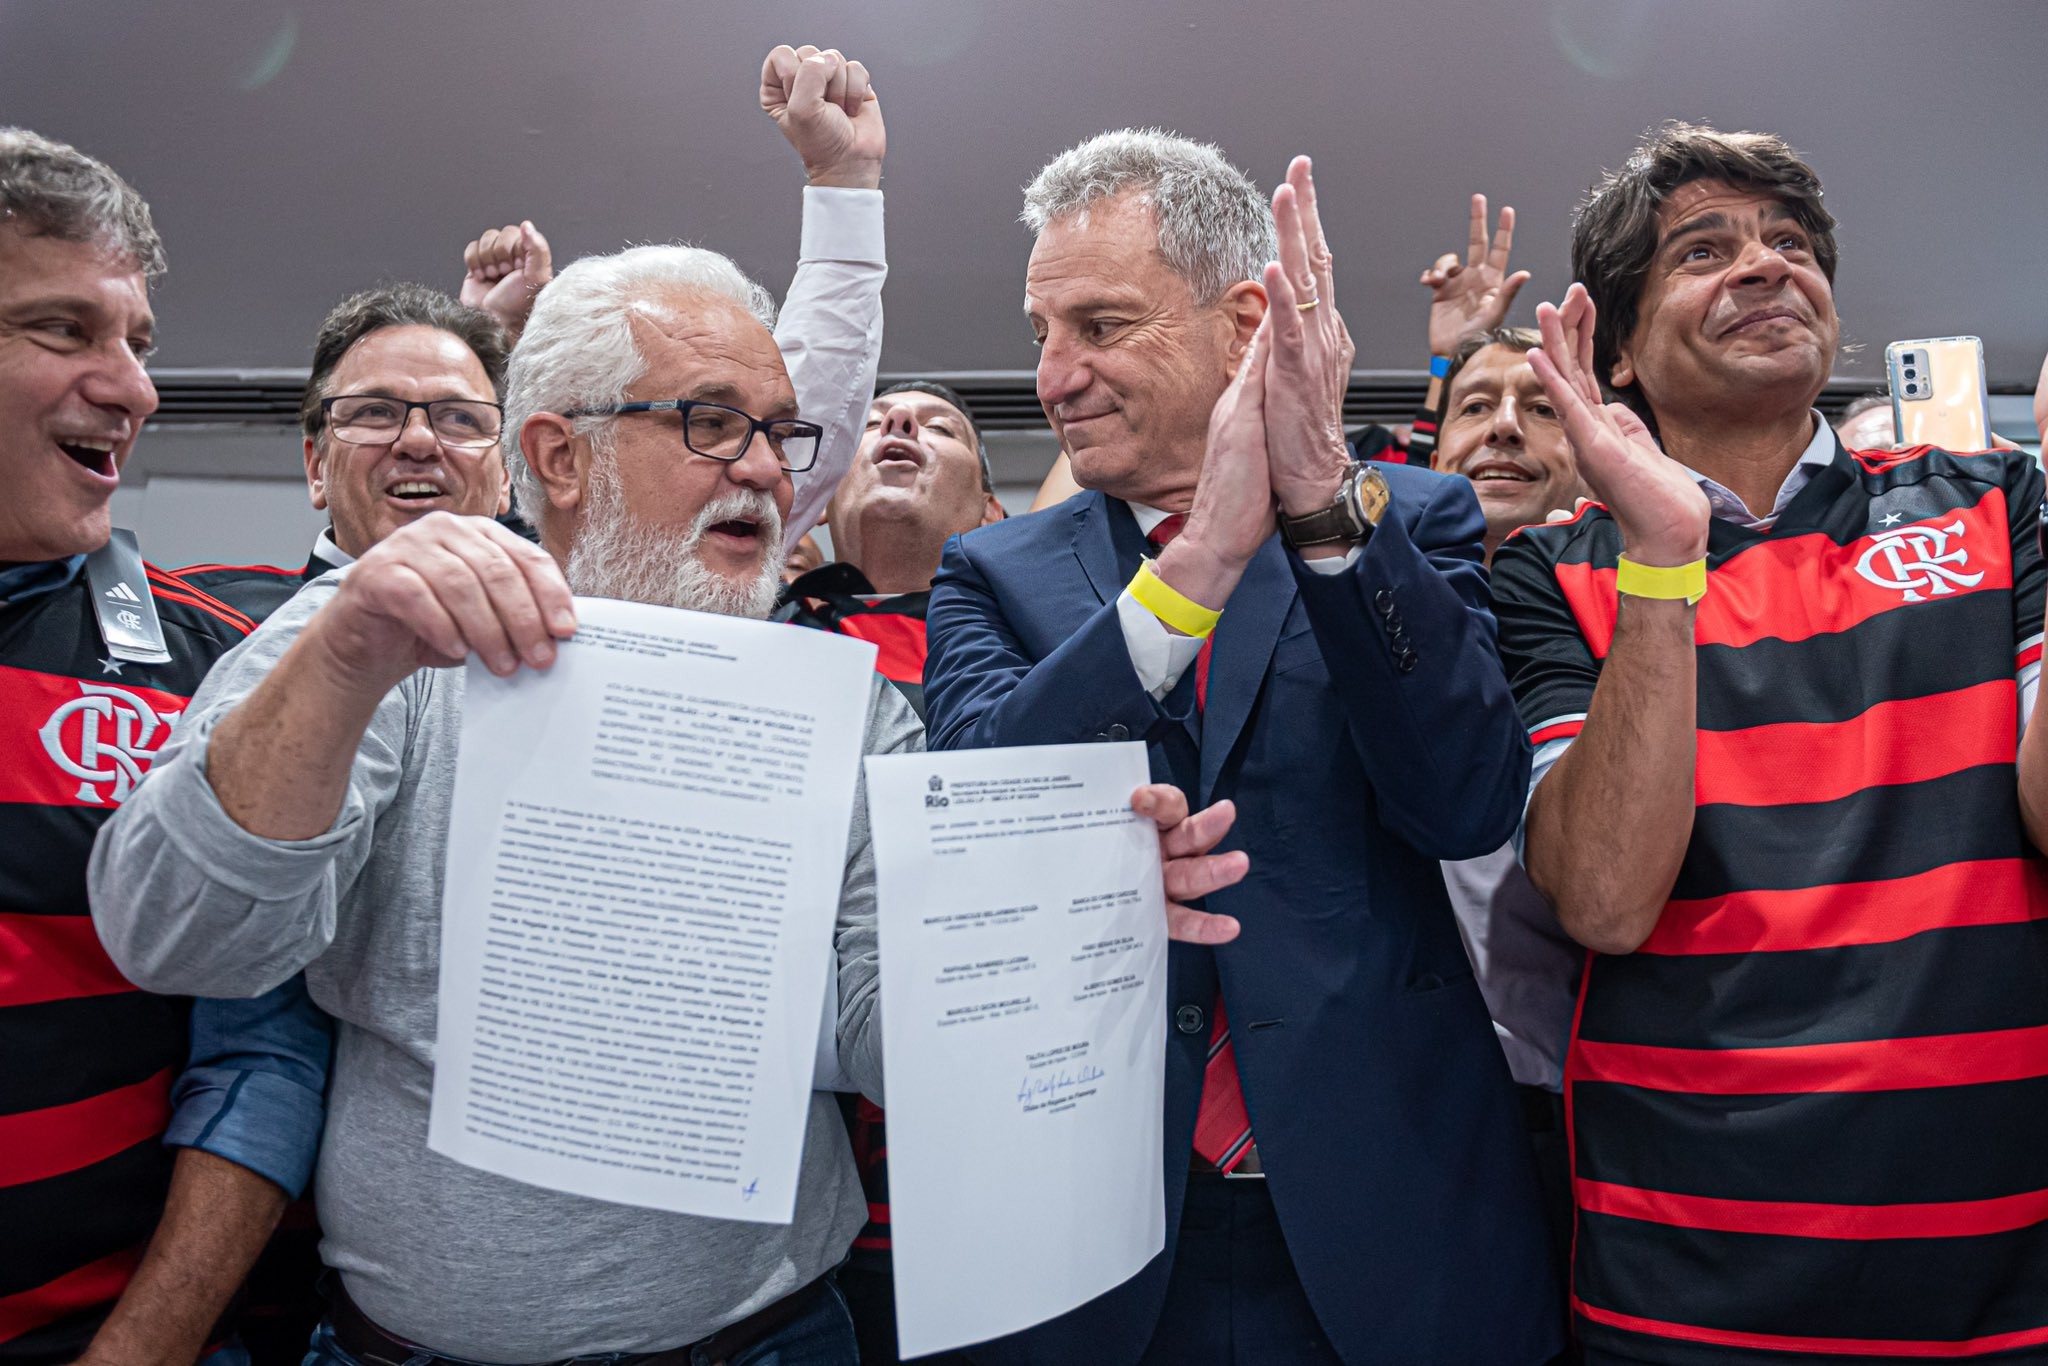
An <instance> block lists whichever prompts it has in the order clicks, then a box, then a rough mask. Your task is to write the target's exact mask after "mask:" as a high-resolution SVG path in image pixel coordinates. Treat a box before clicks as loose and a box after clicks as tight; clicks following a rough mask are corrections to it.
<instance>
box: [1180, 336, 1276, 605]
mask: <svg viewBox="0 0 2048 1366" xmlns="http://www.w3.org/2000/svg"><path fill="white" fill-rule="evenodd" d="M1272 334H1273V313H1272V310H1271V309H1268V310H1267V312H1266V316H1265V318H1264V319H1263V320H1262V321H1261V322H1260V323H1259V329H1258V331H1256V332H1254V333H1253V334H1252V339H1251V341H1250V342H1248V343H1247V344H1246V346H1245V352H1244V355H1243V357H1242V358H1241V359H1240V360H1239V361H1238V365H1237V374H1236V375H1235V376H1233V377H1232V378H1231V381H1230V387H1229V388H1227V389H1225V390H1224V391H1223V397H1221V398H1219V399H1217V400H1216V406H1215V408H1214V409H1212V410H1211V411H1210V413H1209V444H1208V447H1207V449H1206V451H1205V452H1204V454H1203V456H1202V475H1201V478H1200V479H1199V480H1197V481H1196V484H1195V503H1194V506H1193V507H1192V508H1191V509H1189V511H1188V520H1187V528H1186V530H1185V531H1183V532H1182V533H1181V535H1180V536H1179V537H1178V538H1177V539H1176V540H1175V541H1174V542H1173V543H1172V544H1171V545H1169V546H1167V547H1166V549H1165V550H1164V551H1162V552H1161V553H1160V556H1159V571H1160V576H1161V577H1162V578H1164V579H1165V580H1166V581H1167V582H1168V583H1171V584H1173V585H1174V586H1175V588H1177V589H1178V590H1179V591H1180V592H1182V593H1184V594H1186V595H1187V596H1189V597H1191V598H1193V599H1194V600H1195V601H1197V602H1199V603H1201V604H1202V605H1203V606H1205V607H1214V608H1217V609H1219V610H1220V609H1221V608H1222V606H1223V604H1224V603H1225V602H1226V601H1228V600H1229V597H1230V593H1231V590H1232V589H1234V588H1235V587H1236V586H1237V580H1238V577H1239V576H1240V575H1241V574H1242V573H1243V572H1244V567H1245V566H1246V565H1248V564H1250V563H1251V559H1252V556H1253V555H1255V554H1257V553H1258V549H1259V547H1260V546H1262V545H1264V544H1265V543H1266V538H1267V537H1269V536H1271V535H1272V534H1273V525H1274V523H1273V483H1272V471H1271V469H1270V468H1269V466H1268V463H1267V457H1266V352H1267V351H1268V350H1269V349H1270V348H1271V346H1272Z"/></svg>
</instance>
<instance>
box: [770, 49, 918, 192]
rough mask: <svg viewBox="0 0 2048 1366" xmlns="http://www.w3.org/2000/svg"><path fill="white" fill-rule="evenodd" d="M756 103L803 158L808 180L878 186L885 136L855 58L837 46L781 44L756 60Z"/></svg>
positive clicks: (877, 105) (872, 94)
mask: <svg viewBox="0 0 2048 1366" xmlns="http://www.w3.org/2000/svg"><path fill="white" fill-rule="evenodd" d="M761 108H762V109H763V110H764V111H765V112H766V113H767V114H768V116H769V117H770V118H772V119H774V120H775V126H776V127H778V128H780V129H781V130H782V135H783V136H784V137H786V138H788V139H789V144H790V146H792V147H794V148H796V151H797V155H798V156H800V157H802V158H803V162H804V174H805V175H806V176H807V177H809V179H810V182H811V184H813V185H836V186H841V187H844V188H848V189H863V190H873V189H879V188H880V187H881V184H882V157H883V154H884V153H885V152H887V150H888V147H889V135H888V132H887V130H886V129H885V128H884V127H883V126H882V106H881V104H880V103H879V102H878V101H877V100H876V99H875V92H874V89H873V87H872V86H870V85H869V84H868V69H867V68H866V67H865V66H862V65H861V64H860V63H859V62H855V61H849V60H847V58H846V56H845V55H844V54H843V53H841V52H840V51H839V49H837V48H825V49H823V50H820V49H818V48H815V47H812V46H810V45H809V44H806V45H804V46H803V47H794V48H793V47H790V46H789V45H788V44H786V43H785V44H784V45H782V46H781V47H778V48H776V49H774V50H773V51H772V52H770V53H769V54H768V58H767V60H766V61H764V62H762V63H761Z"/></svg>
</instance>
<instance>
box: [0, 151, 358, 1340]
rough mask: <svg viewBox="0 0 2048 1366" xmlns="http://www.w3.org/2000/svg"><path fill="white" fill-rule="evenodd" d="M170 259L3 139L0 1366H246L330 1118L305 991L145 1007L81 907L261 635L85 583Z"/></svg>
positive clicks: (96, 196) (117, 186)
mask: <svg viewBox="0 0 2048 1366" xmlns="http://www.w3.org/2000/svg"><path fill="white" fill-rule="evenodd" d="M163 268H164V259H163V247H162V244H161V242H160V241H159V239H158V237H157V235H156V231H155V229H154V228H153V227H152V226H151V223H150V216H149V208H148V206H147V205H146V204H145V203H144V202H143V200H142V197H141V196H140V195H138V194H136V192H135V191H134V190H133V189H132V188H130V187H129V186H128V185H127V184H126V183H125V182H123V181H122V180H121V179H120V178H119V177H118V176H116V175H115V174H114V173H113V171H111V170H109V169H108V168H107V167H106V166H105V165H103V164H102V163H100V162H98V161H95V160H93V159H92V158H90V157H87V156H85V155H83V154H81V153H80V152H78V151H76V150H74V149H73V148H70V147H67V146H65V145H63V144H62V143H57V142H53V141H51V140H49V139H47V138H43V137H39V136H37V135H36V134H34V133H29V132H26V131H24V130H21V129H0V488H5V490H6V491H7V496H6V498H4V499H0V1362H57V1361H72V1360H74V1359H76V1360H78V1361H81V1362H87V1363H95V1364H96V1366H115V1364H116V1363H118V1364H119V1366H128V1364H129V1363H141V1362H152V1363H190V1362H191V1361H193V1359H194V1358H195V1357H198V1356H200V1355H201V1354H202V1353H205V1354H206V1356H207V1361H208V1363H209V1366H213V1364H214V1363H216V1362H217V1363H219V1366H232V1363H235V1362H242V1361H246V1360H247V1358H246V1357H245V1356H244V1355H242V1351H241V1348H239V1347H238V1346H234V1345H231V1344H229V1345H224V1344H223V1343H222V1341H221V1338H222V1333H221V1330H220V1329H219V1328H218V1327H217V1322H218V1320H219V1319H220V1318H221V1316H222V1314H223V1312H224V1311H225V1310H226V1309H227V1307H228V1304H229V1301H230V1300H231V1298H232V1297H233V1295H234V1292H235V1290H236V1288H237V1287H238V1286H239V1285H240V1284H241V1281H242V1277H243V1275H244V1273H245V1272H246V1271H247V1270H248V1268H249V1265H250V1263H251V1262H252V1261H253V1260H254V1258H255V1256H256V1254H257V1252H258V1251H259V1250H260V1249H261V1248H262V1246H263V1244H264V1240H265V1239H266V1238H267V1237H268V1236H269V1234H270V1230H271V1227H272V1226H273V1225H274V1224H275V1223H276V1222H277V1218H278V1214H279V1212H280V1211H281V1210H282V1209H283V1208H284V1204H285V1199H286V1196H287V1193H294V1194H295V1193H296V1192H297V1191H298V1190H299V1189H300V1188H301V1187H302V1186H303V1185H304V1184H305V1182H306V1179H307V1177H308V1175H309V1174H310V1172H311V1169H312V1163H313V1155H314V1151H315V1148H316V1146H317V1144H318V1142H319V1135H320V1126H321V1122H322V1114H323V1108H322V1100H321V1096H322V1092H323V1090H324V1088H325V1085H326V1076H327V1064H328V1055H329V1053H330V1051H331V1047H332V1044H331V1034H330V1029H329V1026H328V1024H327V1022H326V1018H325V1017H324V1016H322V1015H321V1014H320V1013H319V1012H318V1011H317V1010H315V1009H314V1008H313V1007H312V1005H311V1003H310V1002H308V1001H307V1000H306V997H305V993H304V989H303V988H300V987H297V986H296V985H295V984H294V985H292V986H288V987H285V988H280V989H279V990H278V991H275V992H272V993H269V994H268V995H266V996H264V997H261V998H259V999H257V1000H254V1001H201V1002H197V1003H194V1002H192V1001H190V1000H188V999H185V998H182V997H174V996H157V995H151V994H149V993H146V992H143V991H139V990H137V989H136V988H135V987H134V986H132V985H131V984H130V983H129V982H128V981H126V980H125V979H124V978H123V977H122V976H121V974H120V973H119V972H118V971H117V970H116V969H115V967H114V965H113V964H112V963H111V962H110V961H109V960H108V958H107V955H106V953H105V951H104V950H103V949H102V948H101V947H100V941H99V938H98V937H97V936H96V935H95V934H94V932H93V925H92V920H91V918H90V916H89V914H88V909H87V904H86V879H85V868H86V860H87V858H88V856H89V855H90V853H91V851H92V844H93V838H94V835H95V834H96V833H97V832H98V830H99V828H100V826H101V825H102V823H104V822H105V820H106V819H107V817H109V816H110V815H111V814H112V813H113V811H114V809H115V808H116V807H117V806H119V805H120V804H121V802H122V801H123V800H125V799H126V798H127V797H128V795H129V794H130V793H131V792H132V791H133V789H134V787H135V784H136V783H137V782H138V781H140V780H141V778H142V777H143V776H144V775H145V774H146V773H147V772H148V769H149V767H150V763H151V761H152V759H153V757H154V755H155V753H156V751H157V750H159V749H160V748H161V747H162V745H163V743H164V741H165V740H166V738H167V737H168V736H169V735H170V734H171V733H172V731H173V730H174V729H176V727H177V726H178V724H179V720H180V716H181V714H182V713H183V711H184V710H185V704H186V699H187V698H189V697H190V696H191V695H192V693H193V691H194V690H195V689H196V688H197V687H198V686H199V680H200V678H201V677H202V676H203V675H204V674H205V673H206V671H207V669H208V668H209V667H211V666H212V664H213V662H214V661H215V660H217V659H218V658H220V656H221V655H223V654H225V653H226V652H227V651H228V650H229V649H230V648H232V647H233V646H234V645H236V644H238V643H239V642H240V641H241V640H242V638H243V637H244V636H245V635H247V634H248V632H249V631H250V629H251V626H250V623H249V621H248V619H247V618H246V617H244V616H242V615H241V614H240V613H238V612H236V611H234V610H233V609H232V608H229V607H227V606H225V605H223V604H222V603H219V602H217V601H215V600H214V599H213V598H210V597H207V596H205V595H204V594H202V593H198V592H194V591H192V590H190V589H189V588H187V587H185V586H184V585H182V584H180V583H179V582H178V581H177V580H176V579H173V578H171V577H169V576H168V575H165V574H163V573H161V572H160V571H158V570H156V569H154V568H151V567H148V566H145V565H143V564H142V562H141V561H140V559H139V558H134V557H133V556H132V555H131V556H130V557H129V559H128V561H127V563H128V565H129V566H130V567H132V572H123V573H121V574H119V575H118V576H115V577H114V578H113V579H112V581H111V582H106V583H103V582H101V581H100V580H98V579H96V578H95V577H93V576H94V574H96V573H97V572H98V571H97V570H96V569H94V568H92V567H89V566H88V564H87V559H88V555H89V554H90V553H92V552H95V551H99V550H100V549H101V548H102V547H104V546H106V545H108V542H109V538H110V536H111V534H112V525H111V522H110V519H109V512H108V508H109V503H110V500H111V498H112V495H113V491H114V489H115V487H116V486H117V485H118V484H119V483H120V468H121V465H122V463H123V462H124V461H125V460H126V459H127V457H128V454H129V451H130V450H131V449H132V448H133V446H134V442H135V438H136V436H137V434H138V433H139V432H140V431H141V428H142V423H143V421H144V419H145V418H147V417H148V416H149V414H150V413H152V412H153V411H155V409H156V403H157V398H156V390H155V387H154V386H153V385H152V384H151V383H150V380H149V375H148V374H147V373H146V372H145V370H144V369H143V359H144V357H146V356H147V354H148V352H149V349H150V343H151V336H152V333H153V331H154V328H155V319H154V317H153V316H152V314H151V310H150V306H149V286H150V283H151V282H152V281H153V280H154V279H155V277H156V276H157V275H159V274H161V273H162V271H163ZM95 563H96V564H97V563H98V562H97V561H96V562H95ZM102 596H104V597H106V598H107V599H108V601H109V603H110V604H111V605H110V607H109V609H108V610H110V611H111V612H112V613H113V615H114V617H115V619H116V620H117V621H118V622H119V624H120V626H122V627H128V628H129V629H136V627H131V626H130V618H132V619H133V622H134V623H136V626H139V625H140V624H141V623H143V622H144V620H145V618H144V613H145V612H146V611H147V609H148V607H149V606H150V605H152V604H153V606H154V609H155V615H156V617H157V620H158V622H159V623H160V625H161V627H162V632H163V642H162V643H163V648H164V651H166V652H168V654H169V656H170V657H169V659H168V660H167V661H165V662H163V663H140V662H137V661H136V660H135V659H133V658H125V657H124V656H123V653H122V651H121V650H120V649H118V648H116V647H115V646H111V645H109V644H107V643H106V642H105V641H104V640H103V639H102V634H101V627H100V624H99V621H100V616H99V612H98V610H96V608H97V604H98V600H99V599H100V598H101V597H102ZM124 614H125V615H124ZM130 653H142V652H141V651H131V652H130ZM167 1145H171V1146H167Z"/></svg>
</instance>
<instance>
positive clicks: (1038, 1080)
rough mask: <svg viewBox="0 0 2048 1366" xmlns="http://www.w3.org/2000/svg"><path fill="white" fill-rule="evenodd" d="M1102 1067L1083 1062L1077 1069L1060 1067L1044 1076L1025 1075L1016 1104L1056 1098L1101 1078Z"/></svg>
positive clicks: (1018, 1089) (1018, 1090) (1028, 1103)
mask: <svg viewBox="0 0 2048 1366" xmlns="http://www.w3.org/2000/svg"><path fill="white" fill-rule="evenodd" d="M1102 1075H1103V1073H1102V1069H1101V1068H1100V1067H1097V1066H1096V1065H1095V1064H1094V1063H1092V1062H1084V1063H1082V1064H1081V1066H1080V1069H1079V1070H1078V1071H1076V1070H1071V1069H1068V1068H1064V1067H1063V1068H1061V1069H1060V1070H1059V1071H1058V1072H1055V1073H1053V1074H1051V1075H1050V1076H1044V1077H1026V1078H1024V1082H1023V1084H1022V1085H1020V1086H1019V1087H1018V1088H1017V1104H1019V1105H1021V1106H1027V1107H1028V1106H1029V1105H1031V1104H1032V1102H1034V1101H1041V1102H1042V1101H1051V1100H1058V1099H1059V1098H1060V1097H1061V1096H1063V1095H1065V1094H1067V1092H1069V1091H1072V1090H1073V1089H1074V1088H1076V1087H1078V1086H1086V1085H1088V1083H1090V1082H1092V1081H1100V1080H1101V1079H1102Z"/></svg>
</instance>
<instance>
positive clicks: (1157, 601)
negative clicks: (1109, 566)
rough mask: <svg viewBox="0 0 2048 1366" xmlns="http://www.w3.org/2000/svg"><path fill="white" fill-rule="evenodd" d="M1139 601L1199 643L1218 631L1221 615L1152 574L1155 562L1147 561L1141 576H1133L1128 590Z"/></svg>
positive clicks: (1141, 568) (1143, 563)
mask: <svg viewBox="0 0 2048 1366" xmlns="http://www.w3.org/2000/svg"><path fill="white" fill-rule="evenodd" d="M1124 591H1125V592H1127V593H1129V594H1130V595H1131V596H1132V597H1134V598H1136V599H1137V600H1138V605H1139V606H1140V607H1142V608H1144V609H1145V610H1146V611H1148V612H1150V613H1151V614H1152V615H1153V616H1155V617H1158V618H1159V619H1160V620H1161V621H1163V622H1165V623H1166V624H1167V625H1168V626H1171V627H1172V628H1173V629H1174V630H1176V631H1178V632H1180V633H1181V634H1182V635H1184V636H1193V637H1195V638H1196V639H1197V640H1199V639H1201V638H1202V637H1203V636H1206V635H1208V634H1209V633H1210V632H1211V631H1213V630H1215V629H1216V622H1217V620H1218V619H1219V618H1221V617H1222V615H1223V614H1222V613H1221V612H1216V611H1211V610H1210V609H1209V608H1207V607H1204V606H1202V604H1201V603H1199V602H1196V601H1195V600H1194V599H1193V598H1191V597H1188V596H1186V595H1185V594H1182V593H1180V592H1178V591H1176V590H1175V589H1174V587H1173V585H1172V584H1169V583H1168V582H1167V581H1166V580H1165V579H1162V578H1160V577H1159V576H1158V575H1157V574H1155V573H1153V572H1152V561H1150V560H1145V561H1142V562H1140V564H1139V565H1138V572H1137V573H1136V574H1133V575H1132V576H1131V582H1130V586H1129V587H1128V588H1126V589H1125V590H1124Z"/></svg>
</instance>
